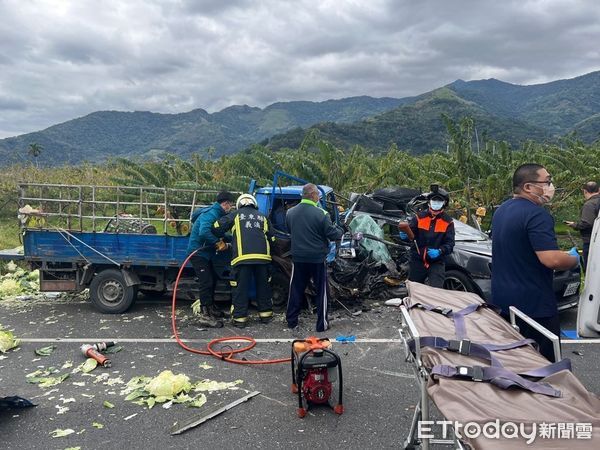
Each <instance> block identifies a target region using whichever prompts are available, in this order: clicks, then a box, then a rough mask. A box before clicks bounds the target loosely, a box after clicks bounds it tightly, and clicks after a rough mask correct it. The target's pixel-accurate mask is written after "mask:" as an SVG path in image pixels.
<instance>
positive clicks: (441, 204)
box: [429, 200, 445, 211]
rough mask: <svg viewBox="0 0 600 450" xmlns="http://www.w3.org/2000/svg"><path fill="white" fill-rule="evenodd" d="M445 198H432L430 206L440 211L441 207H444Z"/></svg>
mask: <svg viewBox="0 0 600 450" xmlns="http://www.w3.org/2000/svg"><path fill="white" fill-rule="evenodd" d="M444 203H445V202H444V200H431V201H430V202H429V207H430V208H431V209H432V210H433V211H439V210H440V209H442V208H443V207H444Z"/></svg>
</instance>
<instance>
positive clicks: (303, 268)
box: [286, 262, 329, 332]
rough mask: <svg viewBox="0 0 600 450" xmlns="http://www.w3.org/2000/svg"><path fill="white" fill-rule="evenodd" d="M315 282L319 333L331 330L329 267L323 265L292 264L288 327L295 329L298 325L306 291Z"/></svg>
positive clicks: (287, 317) (287, 314)
mask: <svg viewBox="0 0 600 450" xmlns="http://www.w3.org/2000/svg"><path fill="white" fill-rule="evenodd" d="M311 278H312V280H313V283H314V285H315V290H316V292H317V295H316V297H315V300H314V302H315V305H316V306H317V327H316V329H317V331H318V332H321V331H325V330H327V329H328V328H329V323H328V322H327V300H328V299H327V266H326V265H325V262H322V263H305V262H295V263H293V264H292V278H291V280H290V294H289V297H288V305H287V313H286V319H287V323H288V327H290V328H294V327H295V326H296V325H298V316H299V315H300V308H301V307H302V302H303V300H304V291H305V290H306V287H307V286H308V283H309V282H310V280H311Z"/></svg>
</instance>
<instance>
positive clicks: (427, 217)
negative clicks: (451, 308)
mask: <svg viewBox="0 0 600 450" xmlns="http://www.w3.org/2000/svg"><path fill="white" fill-rule="evenodd" d="M426 198H427V206H428V208H427V209H426V210H424V211H421V212H419V213H417V214H416V215H415V216H414V217H412V218H411V219H410V221H409V222H408V224H406V222H404V223H402V224H400V229H401V232H400V236H401V238H403V239H409V240H414V242H415V245H414V247H413V248H412V250H411V255H410V264H409V273H408V279H409V280H410V281H416V282H418V283H424V282H425V279H428V283H427V284H429V285H430V286H432V287H437V288H442V287H443V286H444V273H445V269H446V264H445V257H446V256H447V255H449V254H450V253H452V250H453V249H454V223H453V222H452V218H451V217H450V216H449V215H448V214H446V213H445V212H444V210H445V208H446V207H447V206H448V202H449V201H450V196H449V195H448V192H446V191H445V190H443V189H440V188H439V186H438V185H436V184H434V185H431V192H430V193H429V194H427V197H426Z"/></svg>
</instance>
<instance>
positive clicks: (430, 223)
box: [408, 210, 454, 267]
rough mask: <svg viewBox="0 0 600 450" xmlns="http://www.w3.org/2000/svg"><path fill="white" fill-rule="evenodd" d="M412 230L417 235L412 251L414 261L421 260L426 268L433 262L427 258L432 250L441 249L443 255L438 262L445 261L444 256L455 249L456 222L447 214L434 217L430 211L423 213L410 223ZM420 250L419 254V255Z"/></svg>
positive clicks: (413, 218) (443, 213) (442, 213)
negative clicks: (428, 251)
mask: <svg viewBox="0 0 600 450" xmlns="http://www.w3.org/2000/svg"><path fill="white" fill-rule="evenodd" d="M408 224H409V226H410V229H411V230H412V232H413V234H414V235H415V242H416V244H417V245H416V246H414V247H413V248H412V250H411V258H412V259H413V260H421V261H423V264H424V265H425V267H428V266H429V263H431V262H432V261H430V260H429V257H428V256H427V250H428V249H430V248H437V249H439V250H440V251H441V252H442V254H441V256H440V257H439V258H437V259H436V261H441V262H443V261H444V256H446V255H449V254H450V253H452V250H453V249H454V222H452V217H450V216H449V215H448V214H446V213H445V212H441V213H440V214H438V215H435V216H434V215H432V214H431V213H430V212H429V210H426V211H421V212H419V213H418V214H416V215H415V216H413V217H412V218H411V219H410V221H409V223H408ZM417 248H418V253H417Z"/></svg>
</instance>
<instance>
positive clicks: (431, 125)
mask: <svg viewBox="0 0 600 450" xmlns="http://www.w3.org/2000/svg"><path fill="white" fill-rule="evenodd" d="M442 114H447V115H448V116H449V117H450V118H451V119H453V120H460V119H461V118H463V117H466V116H469V117H472V118H473V120H474V122H475V127H476V129H477V136H478V137H479V138H480V139H482V138H483V136H484V135H487V136H488V137H489V138H493V139H496V140H506V141H508V142H510V143H511V144H513V145H515V146H517V145H519V144H520V143H521V142H523V141H525V140H527V139H534V140H538V141H543V140H545V139H547V138H548V137H549V133H548V132H547V131H545V130H543V129H541V128H538V127H535V126H532V125H530V124H528V123H526V122H523V121H520V120H517V119H512V118H508V117H502V116H498V115H493V114H491V113H490V112H488V111H487V110H485V109H484V108H482V107H481V106H480V105H478V104H476V103H474V102H471V101H467V100H464V99H463V98H461V97H459V96H458V95H457V94H456V93H455V92H454V91H453V90H451V89H450V88H449V87H445V88H440V89H437V90H435V91H432V92H430V93H428V94H425V95H422V96H420V97H418V98H417V99H416V100H415V102H414V103H412V104H409V105H404V106H400V107H398V108H396V109H394V110H392V111H389V112H385V113H382V114H380V115H378V116H375V117H373V118H369V119H365V120H362V121H360V122H356V123H353V124H336V123H332V122H329V123H323V124H317V125H313V126H312V127H310V128H308V129H306V130H302V129H295V130H292V131H289V132H287V133H285V134H281V135H277V136H274V137H272V138H271V139H268V140H265V141H263V144H264V145H266V146H267V147H270V148H273V149H279V148H285V147H287V148H297V147H298V146H299V145H300V143H301V142H302V140H303V139H304V137H305V136H306V134H307V133H309V132H311V133H314V132H317V133H318V134H319V136H320V137H321V138H323V139H326V140H328V141H330V142H332V143H335V144H336V145H338V146H341V147H344V148H348V147H350V146H352V145H355V144H359V145H362V146H364V147H367V148H371V149H374V150H379V151H383V150H385V149H387V148H389V146H390V145H391V144H396V145H397V146H398V148H400V149H403V150H410V151H412V152H413V153H424V152H428V151H432V150H444V149H445V148H446V143H447V140H448V139H447V131H446V126H445V125H444V122H443V120H442ZM482 141H483V139H482ZM474 145H476V142H474Z"/></svg>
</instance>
